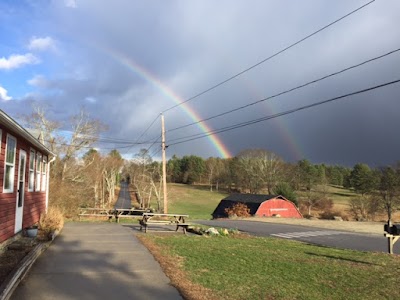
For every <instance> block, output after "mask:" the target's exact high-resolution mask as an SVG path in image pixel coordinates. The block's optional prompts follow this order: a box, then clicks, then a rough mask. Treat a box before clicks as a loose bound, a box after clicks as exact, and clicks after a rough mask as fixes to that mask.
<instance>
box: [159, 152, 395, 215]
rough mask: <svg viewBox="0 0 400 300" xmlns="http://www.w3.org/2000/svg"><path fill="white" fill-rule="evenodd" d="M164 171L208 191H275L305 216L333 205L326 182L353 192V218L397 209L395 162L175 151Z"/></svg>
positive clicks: (264, 153) (181, 181) (263, 153)
mask: <svg viewBox="0 0 400 300" xmlns="http://www.w3.org/2000/svg"><path fill="white" fill-rule="evenodd" d="M167 175H168V176H167V179H168V181H169V182H175V183H184V184H195V183H198V184H206V185H208V186H209V188H210V190H211V191H213V190H218V189H220V188H224V189H225V190H227V191H229V192H242V193H253V194H256V193H267V194H280V195H283V196H285V197H286V198H288V199H289V200H291V201H293V202H294V203H295V204H296V205H299V206H301V207H302V208H303V212H305V214H306V215H311V213H312V210H313V209H319V210H322V211H327V212H329V211H330V210H331V209H332V207H333V202H332V200H331V199H329V193H328V187H329V185H334V186H339V187H344V188H347V189H353V190H354V192H355V193H356V194H357V197H355V198H352V199H351V200H350V201H349V205H350V211H349V212H350V214H351V215H352V216H353V217H354V218H355V219H357V220H370V219H374V217H375V216H376V215H377V214H378V213H382V212H385V213H386V215H387V216H388V219H392V217H393V213H394V212H395V211H397V210H398V209H399V208H400V163H398V164H395V165H393V166H384V167H377V168H370V167H369V166H368V165H366V164H363V163H357V164H356V165H354V167H353V168H349V167H344V166H338V165H334V166H331V165H326V164H312V163H311V162H310V161H308V160H306V159H302V160H300V161H298V162H296V163H288V162H285V161H284V160H283V159H282V158H281V157H279V156H278V155H277V154H275V153H273V152H270V151H267V150H264V149H248V150H244V151H242V152H240V153H239V154H238V155H236V156H235V157H233V158H229V159H221V158H215V157H210V158H207V159H203V158H201V157H198V156H194V155H189V156H183V157H182V158H179V157H177V156H175V155H174V156H172V157H171V159H170V160H169V161H168V163H167ZM296 192H297V193H298V194H301V197H298V196H297V194H296Z"/></svg>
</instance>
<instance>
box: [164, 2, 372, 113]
mask: <svg viewBox="0 0 400 300" xmlns="http://www.w3.org/2000/svg"><path fill="white" fill-rule="evenodd" d="M373 2H375V0H372V1H370V2H368V3H366V4H364V5H362V6H360V7H358V8H357V9H355V10H353V11H351V12H349V13H348V14H346V15H344V16H342V17H340V18H339V19H336V20H335V21H333V22H331V23H329V24H328V25H325V26H324V27H322V28H320V29H318V30H317V31H314V32H313V33H311V34H309V35H307V36H305V37H303V38H302V39H300V40H298V41H297V42H294V43H293V44H291V45H289V46H287V47H285V48H283V49H282V50H280V51H278V52H276V53H275V54H272V55H271V56H269V57H267V58H265V59H263V60H261V61H259V62H257V63H256V64H254V65H252V66H250V67H248V68H246V69H244V70H242V71H240V72H239V73H236V74H235V75H233V76H231V77H229V78H227V79H225V80H223V81H221V82H219V83H217V84H215V85H213V86H212V87H210V88H208V89H206V90H204V91H202V92H200V93H198V94H196V95H194V96H192V97H190V98H188V99H186V100H184V101H182V102H181V103H178V104H175V105H174V106H171V107H170V108H168V109H166V110H164V111H163V113H166V112H168V111H170V110H172V109H174V108H176V107H178V106H181V105H183V104H185V103H186V102H189V101H191V100H193V99H196V98H198V97H200V96H202V95H204V94H206V93H208V92H210V91H212V90H214V89H216V88H217V87H219V86H221V85H223V84H225V83H227V82H229V81H231V80H232V79H235V78H237V77H239V76H241V75H243V74H244V73H246V72H248V71H250V70H252V69H254V68H256V67H258V66H259V65H261V64H263V63H265V62H267V61H268V60H270V59H272V58H274V57H275V56H278V55H279V54H281V53H283V52H285V51H287V50H289V49H291V48H293V47H294V46H296V45H298V44H300V43H302V42H304V41H305V40H307V39H309V38H311V37H312V36H314V35H316V34H318V33H320V32H321V31H323V30H325V29H327V28H329V27H330V26H332V25H334V24H336V23H338V22H340V21H342V20H343V19H345V18H347V17H349V16H351V15H352V14H354V13H356V12H357V11H359V10H361V9H363V8H364V7H366V6H368V5H370V4H371V3H373Z"/></svg>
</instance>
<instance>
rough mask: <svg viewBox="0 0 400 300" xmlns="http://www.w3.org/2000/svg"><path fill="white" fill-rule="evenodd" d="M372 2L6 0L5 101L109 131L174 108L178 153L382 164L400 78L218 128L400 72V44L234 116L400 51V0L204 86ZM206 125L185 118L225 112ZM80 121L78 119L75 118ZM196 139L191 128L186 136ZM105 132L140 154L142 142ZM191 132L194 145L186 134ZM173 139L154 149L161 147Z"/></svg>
mask: <svg viewBox="0 0 400 300" xmlns="http://www.w3.org/2000/svg"><path fill="white" fill-rule="evenodd" d="M368 2H369V0H363V1H362V0H354V1H347V0H337V1H323V0H304V1H295V0H279V1H278V0H274V1H272V0H271V1H270V0H268V1H264V0H255V1H251V2H249V1H245V0H234V1H232V0H222V1H212V0H201V1H200V0H193V1H183V0H171V1H168V2H165V1H161V0H152V1H136V0H135V1H129V0H115V1H95V0H37V1H33V0H21V1H11V0H3V1H0V37H1V39H0V108H1V109H2V110H3V111H5V112H6V113H7V114H9V115H10V116H12V117H13V118H15V119H16V120H18V119H19V118H20V116H21V115H22V114H29V113H30V112H31V110H32V108H31V107H32V103H39V104H42V105H45V106H46V107H47V108H48V117H49V118H50V119H53V120H59V121H64V120H68V119H69V117H70V116H71V115H73V114H76V113H77V112H78V111H79V110H80V109H81V107H84V108H85V109H86V111H88V112H89V114H90V115H91V116H92V117H93V118H97V119H99V120H101V121H102V122H103V123H104V124H106V125H108V127H109V130H108V131H107V132H105V133H104V136H105V137H107V138H112V139H119V140H127V141H137V139H138V138H139V137H140V140H141V141H148V140H153V139H154V138H157V137H158V136H159V135H160V123H159V120H157V121H156V122H155V123H154V124H153V125H152V126H151V127H150V129H149V130H148V131H146V133H145V134H144V135H143V136H142V134H143V132H145V130H146V129H147V128H148V127H149V125H150V124H151V123H152V122H153V121H154V120H155V119H156V118H157V116H158V115H159V113H160V112H163V111H165V110H167V111H166V112H165V114H164V115H165V120H166V128H167V144H170V145H171V146H170V147H169V148H168V150H167V153H168V156H172V155H173V154H177V155H178V156H183V155H190V154H194V155H199V156H202V157H205V158H206V157H209V156H221V157H227V156H232V155H236V154H237V153H239V152H240V151H242V150H245V149H249V148H263V149H267V150H270V151H273V152H275V153H276V154H278V155H280V156H282V157H283V158H284V159H285V160H287V161H296V160H298V159H302V158H307V159H309V160H311V161H313V162H315V163H322V162H324V163H328V164H342V165H348V166H352V165H354V164H355V163H357V162H365V163H368V164H370V165H372V166H380V165H385V164H391V163H395V162H396V161H400V138H399V134H398V131H399V129H400V97H399V96H400V83H395V84H392V85H389V86H386V87H382V88H379V89H376V90H373V91H369V92H365V93H362V94H359V95H355V96H350V97H346V98H344V99H342V100H339V101H335V102H330V103H327V104H324V105H321V106H317V107H313V108H310V109H307V110H302V111H298V112H295V113H293V114H289V115H284V116H281V117H277V118H274V119H271V120H267V121H263V122H259V123H256V124H253V125H250V126H244V127H240V126H238V127H239V128H236V129H234V130H230V131H226V132H220V133H217V134H216V135H213V136H209V137H204V138H200V139H193V140H190V141H186V140H188V139H192V138H197V137H199V136H201V135H203V134H204V133H205V132H208V131H210V130H218V129H222V128H226V127H230V126H234V125H235V124H238V123H242V122H247V121H251V120H256V119H259V118H264V117H268V116H270V115H275V114H280V113H282V112H286V111H288V110H292V109H295V108H297V107H301V106H305V105H310V104H312V103H315V102H318V101H323V100H327V99H330V98H334V97H338V96H341V95H344V94H348V93H352V92H355V91H358V90H363V89H366V88H369V87H372V86H375V85H380V84H383V83H386V82H390V81H394V80H398V79H400V67H399V66H400V51H397V52H394V53H392V54H390V55H387V56H385V57H382V58H380V59H377V60H375V61H372V62H369V63H366V64H364V65H362V66H359V67H356V68H353V69H351V70H348V71H346V72H343V73H341V74H338V75H335V76H332V77H329V78H327V79H324V80H322V81H319V82H317V83H314V84H310V85H308V86H306V87H304V88H301V89H297V90H294V91H292V92H290V93H287V94H284V95H281V96H278V97H274V98H272V99H269V100H267V101H262V102H260V103H258V104H255V105H251V106H248V107H246V108H243V109H239V110H237V111H234V112H232V113H229V114H224V112H227V111H229V110H233V109H235V108H237V107H242V106H246V105H248V104H250V103H252V102H255V101H258V100H260V99H264V98H267V97H271V96H273V95H275V94H279V93H281V92H283V91H286V90H289V89H291V88H294V87H296V86H299V85H302V84H305V83H307V82H310V81H312V80H315V79H318V78H321V77H323V76H326V75H329V74H331V73H334V72H338V71H340V70H342V69H345V68H347V67H350V66H353V65H356V64H359V63H362V62H364V61H366V60H369V59H371V58H374V57H378V56H380V55H383V54H386V53H388V52H390V51H393V50H396V49H399V48H400V1H397V0H376V1H373V2H372V3H371V4H369V5H367V6H365V7H364V8H362V9H360V10H359V11H357V12H355V13H354V14H352V15H351V16H348V17H346V18H345V19H343V20H341V21H340V22H338V23H336V24H334V25H332V26H330V27H329V28H327V29H324V30H323V31H321V32H319V33H318V34H316V35H314V36H312V37H310V38H309V39H307V40H305V41H303V42H301V43H299V44H297V45H295V46H294V47H292V48H290V49H288V50H287V51H284V52H283V53H281V54H279V55H277V56H275V57H273V58H271V59H270V60H268V61H266V62H264V63H262V64H260V65H259V66H257V67H255V68H254V69H252V70H249V71H248V72H246V73H244V74H242V75H241V76H238V77H237V78H235V79H233V80H231V81H229V82H227V83H225V84H223V85H221V86H219V87H218V88H216V89H213V90H212V91H209V92H207V93H205V94H204V95H201V96H199V97H197V98H195V99H193V100H191V101H188V102H187V103H185V104H183V105H179V106H177V107H175V108H173V109H171V110H168V109H169V108H171V107H173V106H175V105H177V104H180V103H181V102H182V101H185V100H187V99H189V98H191V97H192V96H195V95H197V94H198V93H200V92H202V91H205V90H207V89H208V88H210V87H212V86H214V85H215V84H218V83H219V82H222V81H224V80H225V79H227V78H229V77H231V76H233V75H235V74H237V73H239V72H241V71H243V70H245V69H246V68H248V67H250V66H252V65H254V64H256V63H257V62H260V61H262V60H264V59H265V58H267V57H269V56H271V55H273V54H275V53H277V52H278V51H280V50H282V49H284V48H285V47H287V46H289V45H291V44H293V43H294V42H296V41H299V40H301V39H302V38H304V37H306V36H307V35H309V34H311V33H313V32H315V31H316V30H318V29H320V28H322V27H324V26H325V25H327V24H329V23H331V22H333V21H335V20H337V19H339V18H340V17H342V16H344V15H346V14H348V13H349V12H351V11H353V10H355V9H356V8H358V7H360V6H362V5H364V4H366V3H368ZM218 114H223V115H222V116H221V117H218V118H212V119H210V120H208V121H206V122H204V123H201V124H197V125H192V126H187V127H183V128H181V129H178V130H173V129H174V128H179V127H181V126H184V125H186V124H189V123H193V122H196V121H198V120H201V119H206V118H210V117H212V116H215V115H218ZM63 129H65V130H68V129H69V128H67V127H66V128H63ZM186 137H189V138H186ZM105 141H106V140H104V139H103V143H101V144H99V145H98V148H99V149H103V150H104V151H105V152H109V151H110V149H113V148H117V149H118V150H119V151H120V152H121V153H122V154H123V155H124V156H125V157H132V155H134V154H135V153H137V152H138V151H139V149H140V148H146V147H149V146H150V145H137V146H129V147H127V146H126V145H122V144H120V143H113V141H110V139H107V143H105ZM180 141H186V142H184V143H177V142H180ZM115 142H116V141H115ZM159 148H160V146H159V143H155V144H154V145H153V146H152V147H151V148H150V153H155V155H156V156H158V155H159V153H157V152H158V150H159Z"/></svg>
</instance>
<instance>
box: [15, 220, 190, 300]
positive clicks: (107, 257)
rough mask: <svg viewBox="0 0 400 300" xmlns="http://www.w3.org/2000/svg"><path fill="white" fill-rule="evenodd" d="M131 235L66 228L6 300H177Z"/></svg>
mask: <svg viewBox="0 0 400 300" xmlns="http://www.w3.org/2000/svg"><path fill="white" fill-rule="evenodd" d="M133 230H135V229H131V228H129V227H124V226H121V225H118V224H114V223H83V222H82V223H67V224H66V225H65V227H64V229H63V231H62V232H61V234H60V235H59V236H58V237H57V238H56V240H55V241H54V242H53V244H52V245H51V246H50V247H49V249H47V251H45V252H44V253H43V254H42V255H41V256H40V257H39V259H38V260H37V261H36V262H35V264H34V266H33V267H32V269H31V271H30V272H29V274H28V275H27V277H26V278H25V279H24V280H23V281H22V282H21V283H20V285H19V286H18V287H17V289H16V291H15V292H14V295H13V297H12V299H33V300H34V299H38V300H39V299H40V300H44V299H60V300H64V299H93V300H94V299H96V300H98V299H107V300H110V299H146V300H147V299H182V298H181V296H180V294H179V293H178V291H177V290H176V289H175V288H174V287H172V286H171V285H170V283H169V279H168V278H167V277H166V276H165V274H164V273H163V271H162V270H161V268H160V266H159V264H158V262H156V261H155V260H154V258H153V256H152V255H151V254H150V253H149V251H148V250H147V249H146V248H145V247H144V246H143V245H142V244H141V243H140V242H139V241H138V240H137V239H136V237H135V236H134V232H133Z"/></svg>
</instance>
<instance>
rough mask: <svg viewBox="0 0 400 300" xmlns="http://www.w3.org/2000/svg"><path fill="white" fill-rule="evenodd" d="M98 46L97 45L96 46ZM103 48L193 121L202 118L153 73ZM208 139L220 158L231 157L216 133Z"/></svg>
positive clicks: (203, 126) (204, 126) (201, 125)
mask: <svg viewBox="0 0 400 300" xmlns="http://www.w3.org/2000/svg"><path fill="white" fill-rule="evenodd" d="M97 48H98V47H97ZM102 48H103V50H104V51H105V52H106V53H107V54H109V56H111V57H112V58H113V59H114V60H115V61H117V62H118V63H120V64H121V65H123V66H125V67H126V68H128V69H129V70H131V71H132V72H134V73H135V74H137V75H139V76H140V77H142V78H143V79H145V80H146V81H148V82H150V83H151V84H153V85H154V86H155V87H156V88H157V89H158V90H160V91H161V92H162V93H163V94H164V95H165V96H166V97H167V98H169V99H172V100H173V101H174V102H175V103H176V104H179V105H180V107H181V108H182V109H183V111H184V112H185V113H186V114H187V115H188V116H189V117H190V118H191V119H192V120H193V122H199V121H200V120H201V119H202V118H201V117H200V116H199V115H198V114H197V112H196V111H195V110H193V109H192V108H191V107H190V106H189V105H188V104H187V103H183V102H184V99H182V98H181V97H180V96H179V95H178V94H176V93H175V92H174V91H173V90H172V89H170V88H169V87H168V86H166V85H165V84H164V83H163V82H162V81H161V80H160V79H158V78H157V77H156V76H155V75H153V74H151V73H150V72H149V71H148V70H146V69H145V68H143V67H142V66H140V65H139V64H137V63H136V62H135V61H134V60H132V59H131V58H129V57H127V56H126V55H124V54H122V53H119V52H117V51H116V50H115V49H114V50H111V49H105V48H104V47H102ZM197 126H198V127H199V128H200V130H201V131H203V132H204V133H208V132H210V131H212V129H211V128H210V127H209V126H208V125H207V124H206V123H205V122H199V123H197ZM207 138H208V140H209V141H210V142H211V144H212V145H213V147H214V148H215V149H216V150H217V152H218V154H219V155H220V156H221V157H222V158H230V157H232V156H233V155H232V153H231V152H230V151H229V149H228V148H227V147H226V146H225V145H224V143H223V142H222V140H221V139H220V138H219V137H218V136H217V135H216V134H213V135H208V136H207Z"/></svg>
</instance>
